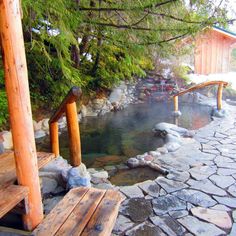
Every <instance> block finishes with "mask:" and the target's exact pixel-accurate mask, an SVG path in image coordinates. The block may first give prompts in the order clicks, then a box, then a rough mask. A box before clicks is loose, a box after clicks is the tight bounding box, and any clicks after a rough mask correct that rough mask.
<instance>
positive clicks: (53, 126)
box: [49, 87, 82, 166]
mask: <svg viewBox="0 0 236 236" xmlns="http://www.w3.org/2000/svg"><path fill="white" fill-rule="evenodd" d="M81 95H82V91H81V89H80V88H79V87H72V88H71V90H70V91H69V92H68V94H67V95H66V97H65V98H64V100H63V101H62V103H61V105H60V106H59V107H58V109H57V110H56V112H55V113H54V114H53V115H52V117H51V119H50V120H49V127H50V140H51V148H52V152H53V153H54V154H55V156H56V157H57V156H59V155H60V149H59V135H58V120H59V119H60V118H61V116H62V115H63V114H64V113H66V120H67V128H68V134H69V141H70V163H71V165H72V166H79V165H80V163H81V144H80V131H79V123H78V115H77V108H76V101H77V100H78V99H79V98H80V97H81Z"/></svg>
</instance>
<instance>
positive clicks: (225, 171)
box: [217, 168, 236, 175]
mask: <svg viewBox="0 0 236 236" xmlns="http://www.w3.org/2000/svg"><path fill="white" fill-rule="evenodd" d="M217 174H218V175H232V174H236V169H225V168H218V169H217Z"/></svg>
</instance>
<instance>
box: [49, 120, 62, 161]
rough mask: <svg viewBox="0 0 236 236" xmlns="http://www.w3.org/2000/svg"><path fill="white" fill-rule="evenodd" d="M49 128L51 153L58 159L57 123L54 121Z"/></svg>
mask: <svg viewBox="0 0 236 236" xmlns="http://www.w3.org/2000/svg"><path fill="white" fill-rule="evenodd" d="M49 127H50V141H51V147H52V153H54V154H55V156H56V157H58V156H59V155H60V151H59V134H58V122H57V121H55V122H52V123H50V124H49Z"/></svg>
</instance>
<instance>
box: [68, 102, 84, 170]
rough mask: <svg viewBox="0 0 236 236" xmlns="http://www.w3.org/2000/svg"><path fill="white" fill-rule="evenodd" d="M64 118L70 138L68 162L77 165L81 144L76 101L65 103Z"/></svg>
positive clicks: (79, 158)
mask: <svg viewBox="0 0 236 236" xmlns="http://www.w3.org/2000/svg"><path fill="white" fill-rule="evenodd" d="M66 120H67V126H68V133H69V139H70V162H71V165H72V166H79V165H80V164H81V144H80V131H79V122H78V115H77V108H76V102H72V103H68V104H66Z"/></svg>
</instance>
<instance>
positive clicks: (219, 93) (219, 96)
mask: <svg viewBox="0 0 236 236" xmlns="http://www.w3.org/2000/svg"><path fill="white" fill-rule="evenodd" d="M210 85H218V91H217V109H218V110H219V111H220V110H221V109H222V91H223V88H225V87H226V86H227V85H228V83H227V82H225V81H207V82H204V83H201V84H197V85H194V86H192V87H190V88H188V89H186V90H184V91H181V92H179V93H177V94H175V95H173V99H174V111H175V112H178V111H179V104H178V98H179V96H181V95H183V94H185V93H188V92H191V91H193V90H196V89H201V88H204V87H207V86H210Z"/></svg>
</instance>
